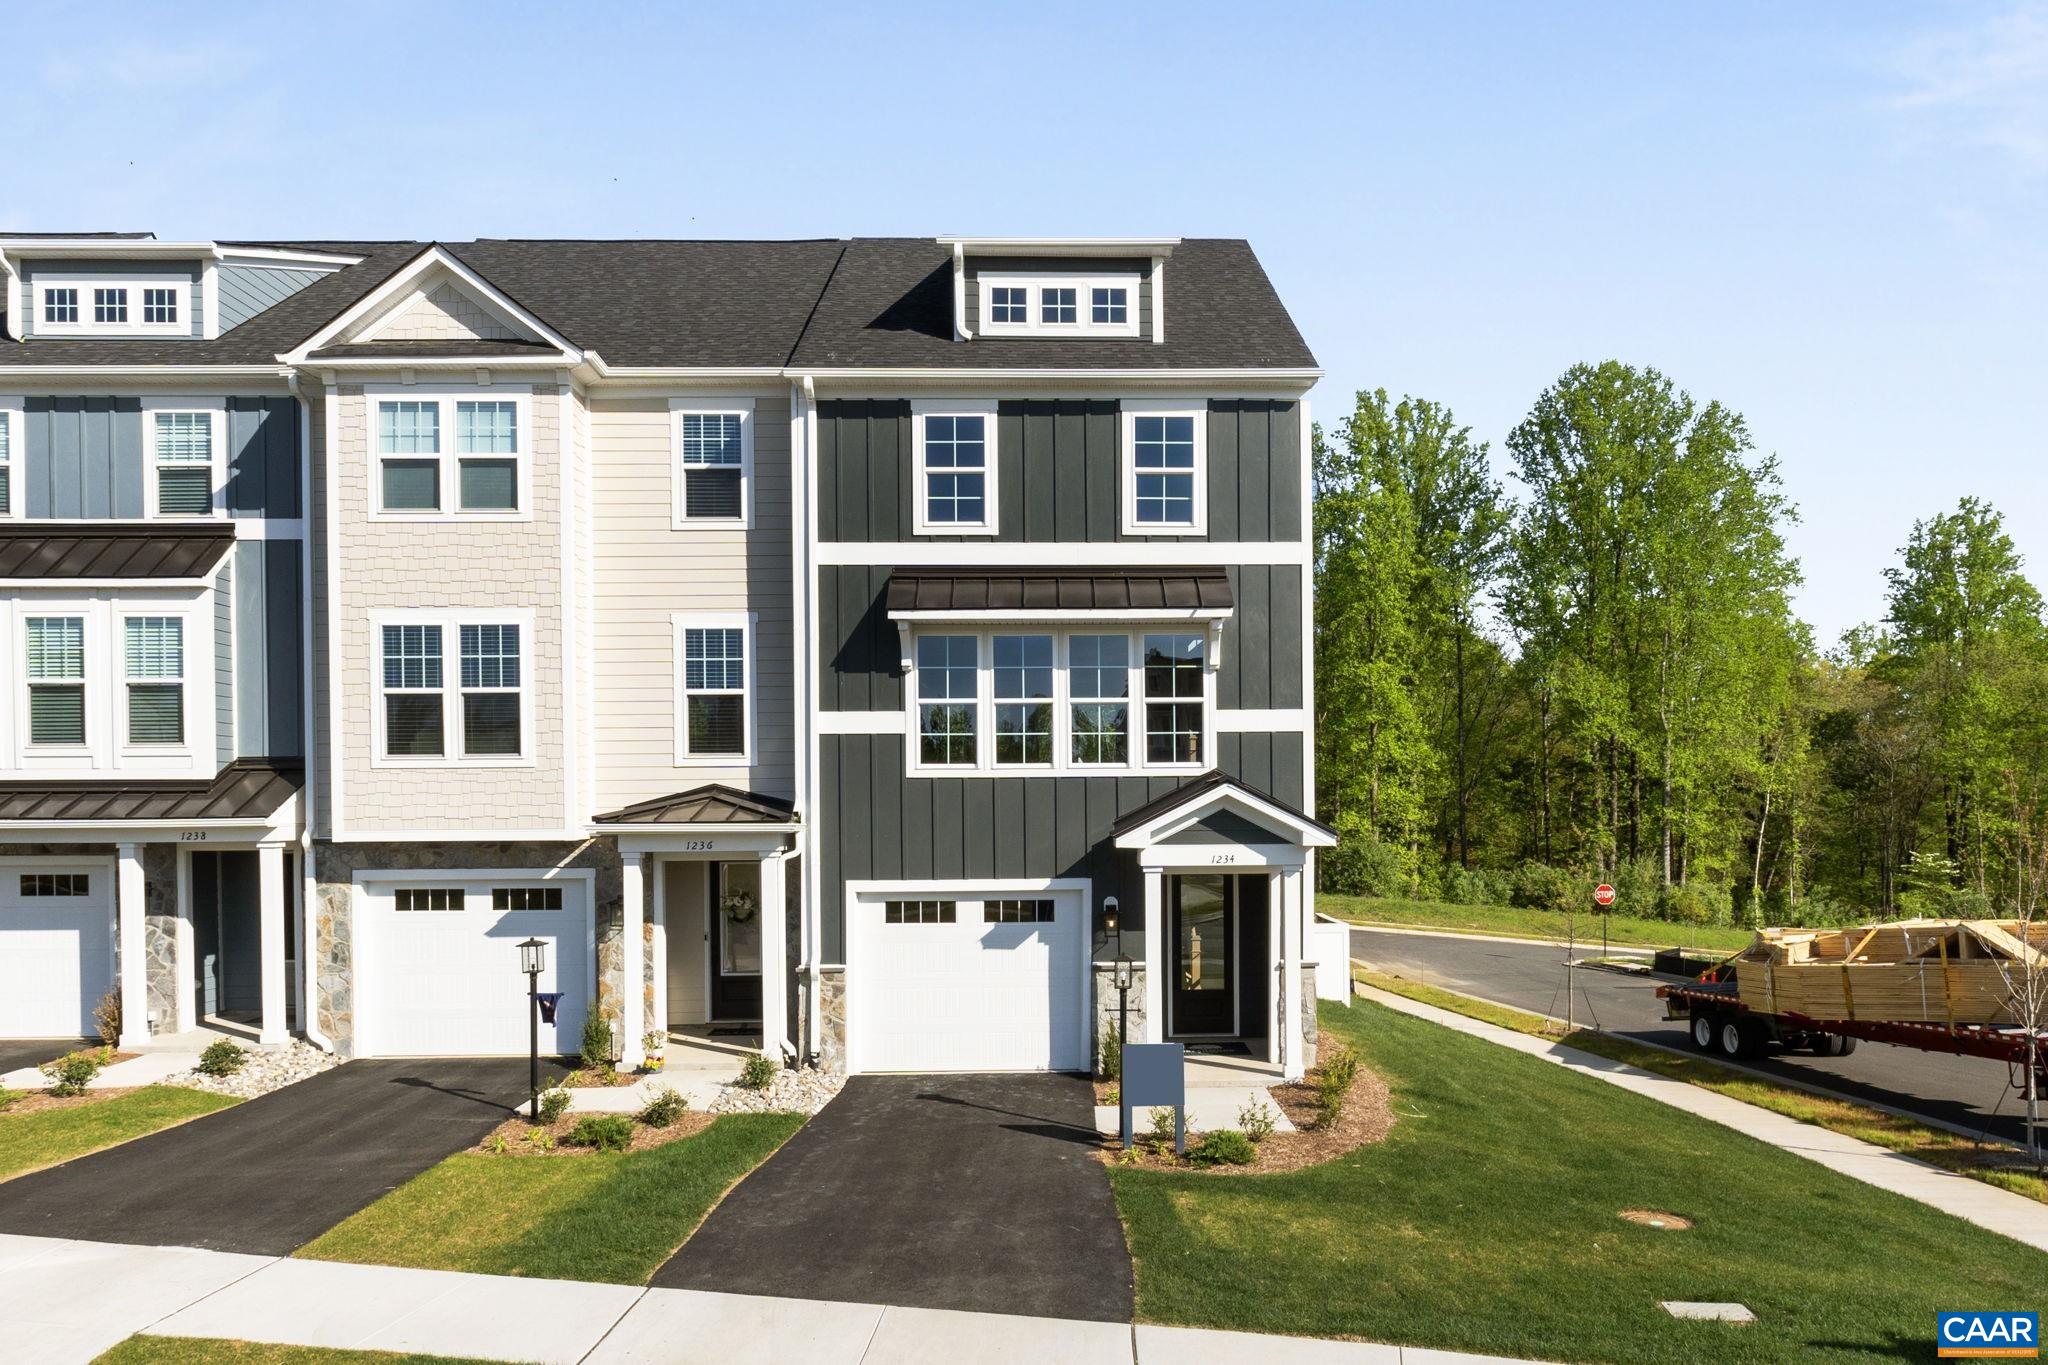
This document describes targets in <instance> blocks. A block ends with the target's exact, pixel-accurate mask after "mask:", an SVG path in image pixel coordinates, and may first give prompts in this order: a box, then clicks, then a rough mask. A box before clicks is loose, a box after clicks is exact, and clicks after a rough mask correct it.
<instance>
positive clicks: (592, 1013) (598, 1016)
mask: <svg viewBox="0 0 2048 1365" xmlns="http://www.w3.org/2000/svg"><path fill="white" fill-rule="evenodd" d="M581 1056H582V1060H583V1065H585V1066H588V1067H600V1066H610V1065H611V1064H612V1019H611V1016H610V1015H609V1014H607V1013H605V1009H604V1006H602V1005H600V1004H598V1003H597V1001H595V1000H593V1001H591V1002H590V1008H589V1009H587V1010H585V1011H584V1012H583V1051H582V1054H581Z"/></svg>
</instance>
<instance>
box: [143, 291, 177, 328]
mask: <svg viewBox="0 0 2048 1365" xmlns="http://www.w3.org/2000/svg"><path fill="white" fill-rule="evenodd" d="M142 320H143V321H144V322H147V323H152V324H158V325H161V324H170V325H173V326H175V325H176V323H177V321H178V291H177V290H175V289H145V290H143V291H142Z"/></svg>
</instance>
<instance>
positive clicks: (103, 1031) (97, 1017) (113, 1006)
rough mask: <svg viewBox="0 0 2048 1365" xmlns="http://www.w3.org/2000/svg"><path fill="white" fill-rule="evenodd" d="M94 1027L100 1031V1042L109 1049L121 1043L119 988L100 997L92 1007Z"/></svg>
mask: <svg viewBox="0 0 2048 1365" xmlns="http://www.w3.org/2000/svg"><path fill="white" fill-rule="evenodd" d="M92 1026H93V1027H94V1028H95V1029H97V1030H98V1031H99V1035H100V1041H101V1042H102V1043H104V1044H106V1045H107V1046H108V1047H109V1048H111V1047H114V1046H115V1045H116V1044H118V1043H119V1042H120V1041H121V991H120V988H119V987H116V988H115V989H113V990H110V991H108V992H107V993H106V994H105V995H103V996H101V997H100V1002H99V1004H97V1005H94V1006H93V1007H92Z"/></svg>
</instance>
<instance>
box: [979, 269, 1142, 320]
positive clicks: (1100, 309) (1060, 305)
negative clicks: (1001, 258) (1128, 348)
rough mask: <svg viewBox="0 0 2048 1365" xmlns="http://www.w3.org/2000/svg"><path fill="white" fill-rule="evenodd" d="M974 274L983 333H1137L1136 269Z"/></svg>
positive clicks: (1139, 280) (1010, 271)
mask: <svg viewBox="0 0 2048 1365" xmlns="http://www.w3.org/2000/svg"><path fill="white" fill-rule="evenodd" d="M976 279H977V280H978V282H979V285H980V288H981V297H982V299H983V300H984V301H985V303H984V307H983V308H982V319H981V331H982V335H984V336H998V337H1000V336H1048V337H1053V336H1058V337H1072V336H1086V337H1135V336H1137V335H1139V330H1140V329H1139V326H1138V297H1139V289H1140V286H1141V277H1140V276H1139V275H1138V274H1137V273H1136V272H1131V271H1107V272H1090V271H1085V270H1083V271H1071V270H1034V271H1015V270H1000V271H996V270H984V271H982V272H981V273H980V274H979V275H977V276H976Z"/></svg>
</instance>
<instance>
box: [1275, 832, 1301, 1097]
mask: <svg viewBox="0 0 2048 1365" xmlns="http://www.w3.org/2000/svg"><path fill="white" fill-rule="evenodd" d="M1301 885H1302V882H1301V869H1300V868H1298V867H1290V868H1287V869H1286V870H1284V871H1283V872H1281V874H1280V975H1281V980H1282V982H1283V990H1282V992H1281V995H1282V1007H1283V1009H1284V1010H1285V1011H1286V1016H1287V1017H1286V1018H1284V1019H1282V1020H1281V1021H1280V1036H1281V1037H1282V1038H1283V1039H1285V1040H1286V1050H1285V1051H1284V1052H1283V1053H1282V1054H1281V1060H1282V1061H1283V1062H1284V1063H1285V1067H1284V1070H1285V1074H1286V1076H1287V1078H1288V1079H1289V1080H1293V1079H1295V1078H1297V1077H1299V1076H1301V1075H1302V1074H1303V1073H1304V1072H1305V1071H1306V1070H1307V1069H1308V1068H1307V1067H1305V1066H1304V1065H1303V1064H1302V1047H1303V1044H1302V1038H1301V1000H1300V995H1301V905H1302V895H1301Z"/></svg>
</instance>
